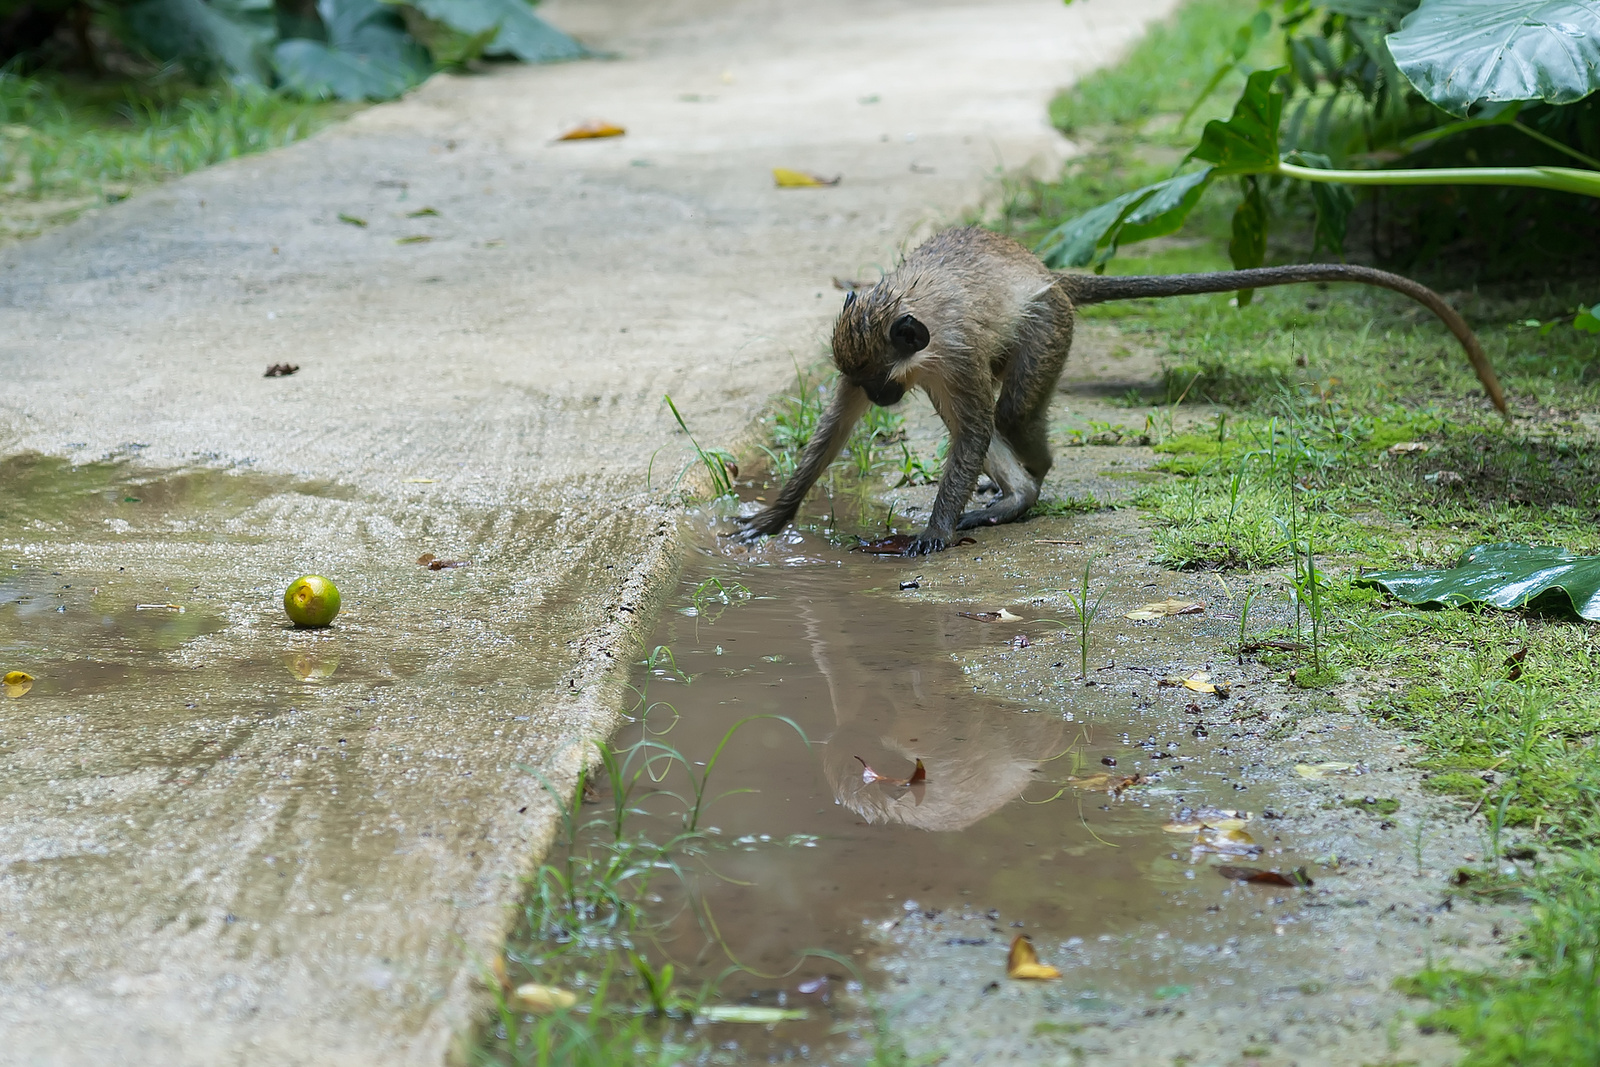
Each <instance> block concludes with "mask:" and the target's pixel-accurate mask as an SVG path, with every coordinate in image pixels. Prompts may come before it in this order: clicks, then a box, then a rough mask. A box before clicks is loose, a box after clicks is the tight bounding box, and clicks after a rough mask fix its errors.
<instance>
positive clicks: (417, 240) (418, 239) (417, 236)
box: [394, 233, 433, 245]
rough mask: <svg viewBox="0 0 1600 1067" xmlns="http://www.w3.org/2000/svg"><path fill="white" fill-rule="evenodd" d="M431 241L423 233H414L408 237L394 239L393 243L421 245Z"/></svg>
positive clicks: (430, 238)
mask: <svg viewBox="0 0 1600 1067" xmlns="http://www.w3.org/2000/svg"><path fill="white" fill-rule="evenodd" d="M431 240H433V238H432V237H429V236H428V235H427V234H425V233H414V234H412V235H410V236H409V237H396V238H395V239H394V243H395V244H397V245H423V244H427V243H428V242H429V241H431Z"/></svg>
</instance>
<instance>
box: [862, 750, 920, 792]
mask: <svg viewBox="0 0 1600 1067" xmlns="http://www.w3.org/2000/svg"><path fill="white" fill-rule="evenodd" d="M856 762H857V763H859V764H861V780H862V781H863V782H866V783H868V784H869V785H870V784H871V783H873V782H882V783H883V784H884V785H921V784H922V783H923V782H926V781H927V780H928V770H927V768H926V767H924V766H923V765H922V761H921V760H917V765H916V767H914V768H913V769H912V771H911V777H910V778H891V777H889V776H888V775H887V774H879V773H878V772H877V771H875V770H873V769H872V767H871V766H870V765H869V764H868V763H867V761H866V760H864V759H862V758H861V757H860V756H857V757H856Z"/></svg>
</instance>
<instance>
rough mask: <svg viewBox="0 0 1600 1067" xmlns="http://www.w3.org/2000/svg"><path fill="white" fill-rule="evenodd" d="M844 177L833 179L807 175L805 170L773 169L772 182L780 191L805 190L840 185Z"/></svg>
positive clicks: (834, 177)
mask: <svg viewBox="0 0 1600 1067" xmlns="http://www.w3.org/2000/svg"><path fill="white" fill-rule="evenodd" d="M843 179H844V175H842V174H836V175H834V176H833V177H832V178H824V177H822V176H821V175H817V174H807V173H806V172H805V171H803V170H790V169H789V168H787V167H773V168H772V180H773V181H774V182H776V183H777V185H778V188H780V189H805V188H816V187H817V186H822V185H838V184H839V182H840V181H842V180H843Z"/></svg>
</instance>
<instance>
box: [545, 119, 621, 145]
mask: <svg viewBox="0 0 1600 1067" xmlns="http://www.w3.org/2000/svg"><path fill="white" fill-rule="evenodd" d="M627 132H628V131H627V130H626V129H624V128H623V127H621V126H618V125H616V124H614V123H610V122H606V121H605V120H604V119H590V120H589V121H588V122H585V123H581V124H579V125H577V126H574V127H573V128H572V129H570V130H568V131H567V132H566V133H564V134H562V135H561V136H560V137H557V138H556V140H558V141H593V140H595V139H597V138H600V137H621V136H622V135H623V134H625V133H627Z"/></svg>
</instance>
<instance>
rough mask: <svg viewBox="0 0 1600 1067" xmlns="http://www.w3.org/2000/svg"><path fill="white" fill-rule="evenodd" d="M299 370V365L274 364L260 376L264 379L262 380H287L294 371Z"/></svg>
mask: <svg viewBox="0 0 1600 1067" xmlns="http://www.w3.org/2000/svg"><path fill="white" fill-rule="evenodd" d="M299 369H300V364H298V363H274V364H272V365H271V366H270V367H268V368H267V373H266V374H264V375H262V377H264V378H287V377H288V376H289V375H291V374H293V373H294V372H295V371H297V370H299Z"/></svg>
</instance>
